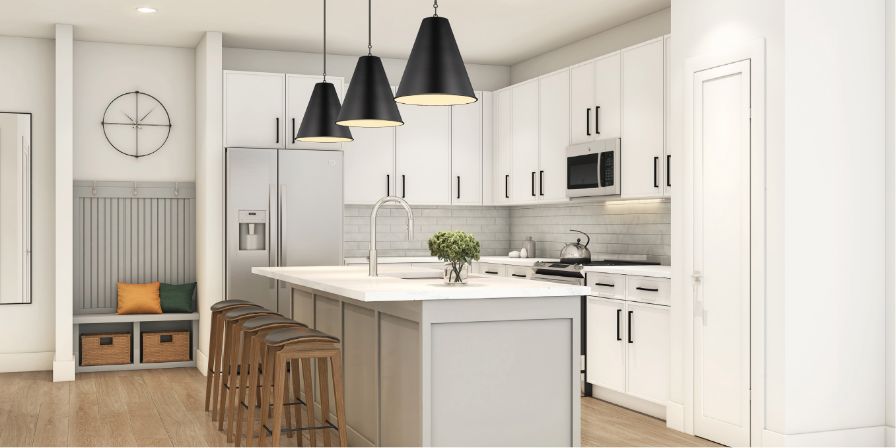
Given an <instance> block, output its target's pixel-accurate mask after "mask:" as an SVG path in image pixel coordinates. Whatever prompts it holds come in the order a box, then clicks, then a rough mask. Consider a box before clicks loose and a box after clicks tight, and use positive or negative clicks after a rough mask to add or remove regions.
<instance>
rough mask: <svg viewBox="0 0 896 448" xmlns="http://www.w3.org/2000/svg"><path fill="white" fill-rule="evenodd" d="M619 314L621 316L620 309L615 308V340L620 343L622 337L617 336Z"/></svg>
mask: <svg viewBox="0 0 896 448" xmlns="http://www.w3.org/2000/svg"><path fill="white" fill-rule="evenodd" d="M621 314H622V310H620V309H618V308H617V309H616V340H617V341H621V340H622V335H621V334H619V326H620V325H619V316H620V315H621Z"/></svg>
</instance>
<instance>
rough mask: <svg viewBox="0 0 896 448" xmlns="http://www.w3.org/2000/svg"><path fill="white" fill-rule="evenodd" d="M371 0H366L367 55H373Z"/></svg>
mask: <svg viewBox="0 0 896 448" xmlns="http://www.w3.org/2000/svg"><path fill="white" fill-rule="evenodd" d="M372 17H373V0H367V56H373V44H372V42H373V31H372V30H373V19H372Z"/></svg>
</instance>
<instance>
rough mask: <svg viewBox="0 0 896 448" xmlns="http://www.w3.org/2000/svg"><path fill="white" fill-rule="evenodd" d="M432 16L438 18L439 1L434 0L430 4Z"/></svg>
mask: <svg viewBox="0 0 896 448" xmlns="http://www.w3.org/2000/svg"><path fill="white" fill-rule="evenodd" d="M432 16H433V17H438V16H439V0H434V2H433V4H432Z"/></svg>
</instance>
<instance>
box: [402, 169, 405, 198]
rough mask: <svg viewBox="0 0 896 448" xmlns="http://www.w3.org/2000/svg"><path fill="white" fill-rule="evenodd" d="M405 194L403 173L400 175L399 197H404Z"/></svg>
mask: <svg viewBox="0 0 896 448" xmlns="http://www.w3.org/2000/svg"><path fill="white" fill-rule="evenodd" d="M404 194H405V183H404V174H402V175H401V198H402V199H404Z"/></svg>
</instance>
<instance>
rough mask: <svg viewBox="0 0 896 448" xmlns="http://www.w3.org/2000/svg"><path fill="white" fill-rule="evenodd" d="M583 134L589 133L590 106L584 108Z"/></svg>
mask: <svg viewBox="0 0 896 448" xmlns="http://www.w3.org/2000/svg"><path fill="white" fill-rule="evenodd" d="M585 135H589V136H590V135H591V108H590V107H589V108H587V109H585Z"/></svg>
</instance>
